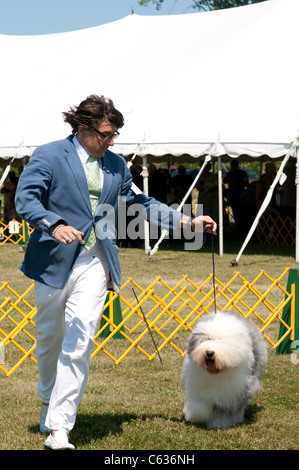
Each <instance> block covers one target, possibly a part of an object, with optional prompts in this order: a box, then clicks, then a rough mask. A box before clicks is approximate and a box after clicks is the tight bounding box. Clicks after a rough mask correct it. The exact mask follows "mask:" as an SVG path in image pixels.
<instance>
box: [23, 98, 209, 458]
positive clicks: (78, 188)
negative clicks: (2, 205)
mask: <svg viewBox="0 0 299 470" xmlns="http://www.w3.org/2000/svg"><path fill="white" fill-rule="evenodd" d="M63 114H64V119H65V121H66V122H68V123H69V124H70V125H71V127H72V135H71V136H69V137H68V138H67V139H65V140H61V141H57V142H52V143H49V144H46V145H43V146H41V147H39V148H38V149H36V150H35V152H34V153H33V155H32V157H31V159H30V161H29V163H28V165H27V166H26V168H25V170H24V171H23V173H22V175H21V177H20V180H19V184H18V189H17V193H16V208H17V211H18V213H19V215H20V216H21V217H22V218H23V219H25V220H27V221H28V222H29V223H30V225H32V226H34V227H35V230H34V232H33V234H32V236H31V238H30V240H29V243H28V247H27V250H26V253H25V258H24V262H23V263H22V265H21V267H20V269H21V270H22V271H23V272H24V274H25V275H27V276H28V277H29V278H32V279H34V281H35V294H36V305H37V314H36V329H37V347H36V354H37V361H38V366H39V374H40V378H39V384H38V392H39V395H40V397H41V399H42V409H41V418H40V429H41V431H42V432H50V434H49V436H48V438H47V439H46V441H45V446H46V447H47V448H50V449H74V446H73V445H72V444H70V443H69V442H68V433H69V432H70V430H71V429H72V428H73V426H74V423H75V419H76V413H77V408H78V405H79V403H80V400H81V397H82V394H83V392H84V390H85V387H86V383H87V378H88V370H89V361H90V355H91V352H92V348H93V344H94V343H93V338H94V335H95V331H96V326H97V323H98V321H99V319H100V316H101V314H102V310H103V307H104V303H105V299H106V293H107V288H108V286H109V285H111V286H112V287H113V289H114V290H115V291H116V292H118V291H119V287H120V263H119V257H118V248H117V246H116V243H115V239H116V236H117V234H116V233H115V234H114V231H113V227H112V230H111V227H110V229H108V235H107V233H105V224H103V223H102V222H103V220H105V216H104V214H105V213H106V209H107V208H108V209H109V208H110V209H109V210H108V212H109V211H110V212H111V214H112V215H114V217H115V220H114V224H115V227H116V223H117V210H118V199H119V198H125V199H126V202H127V204H128V205H131V204H133V203H134V204H136V203H139V204H142V207H144V209H145V218H146V219H147V220H149V218H150V214H151V211H150V207H151V205H153V204H157V205H158V207H159V212H160V216H159V220H160V222H157V224H158V226H160V227H161V228H167V229H168V230H170V231H173V230H174V229H175V228H176V227H178V226H183V225H184V224H186V223H190V222H189V220H186V217H184V216H182V214H179V213H178V212H176V211H173V210H171V209H170V208H168V206H166V205H164V204H161V203H159V202H157V201H156V200H155V199H153V198H149V197H147V196H145V195H144V194H142V193H141V191H140V190H138V188H136V186H135V185H133V184H132V176H131V173H130V172H129V170H128V168H127V166H126V162H125V160H124V159H123V158H122V157H120V156H119V155H117V154H115V153H112V152H111V151H110V150H108V148H109V147H110V146H113V145H114V139H116V137H117V136H118V129H120V128H121V127H122V126H123V124H124V120H123V116H122V114H121V113H120V112H119V111H118V110H116V109H115V107H114V104H113V102H112V101H111V100H109V99H106V98H104V97H103V96H102V97H99V96H96V95H92V96H89V97H88V98H87V99H86V100H84V101H83V102H82V103H81V104H80V105H79V106H78V107H77V108H71V110H70V112H67V113H63ZM90 156H91V157H93V158H90ZM91 171H93V173H92V174H91ZM94 171H95V172H96V176H94ZM94 203H95V206H96V208H95V207H94ZM92 207H93V208H92ZM103 207H104V208H105V210H102V208H103ZM109 220H110V222H111V217H110V219H109ZM166 220H167V224H169V225H168V227H167V226H166ZM110 225H111V224H110ZM112 225H113V223H112ZM199 225H200V226H201V227H200V230H203V229H207V230H208V231H213V232H214V233H215V232H216V225H215V224H213V220H212V219H211V218H210V217H208V216H201V217H199V218H197V219H196V220H193V221H192V227H193V229H197V226H199Z"/></svg>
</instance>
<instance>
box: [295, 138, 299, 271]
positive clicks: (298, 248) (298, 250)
mask: <svg viewBox="0 0 299 470" xmlns="http://www.w3.org/2000/svg"><path fill="white" fill-rule="evenodd" d="M296 157H297V162H296V178H295V184H296V219H295V220H296V241H295V243H296V263H299V145H297V148H296Z"/></svg>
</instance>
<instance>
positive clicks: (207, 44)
mask: <svg viewBox="0 0 299 470" xmlns="http://www.w3.org/2000/svg"><path fill="white" fill-rule="evenodd" d="M298 18H299V2H298V0H268V1H265V2H262V3H259V4H255V5H250V6H246V7H238V8H232V9H227V10H219V11H213V12H208V13H192V14H185V15H175V16H136V15H130V16H128V17H125V18H124V19H122V20H119V21H115V22H112V23H109V24H106V25H102V26H98V27H94V28H89V29H85V30H80V31H74V32H68V33H61V34H48V35H40V36H6V35H0V48H1V59H2V60H1V62H2V73H1V89H0V103H1V113H0V129H1V135H0V156H2V157H4V156H12V155H15V153H16V152H17V149H18V148H19V153H20V154H22V153H24V154H26V153H27V154H31V152H32V149H33V148H34V147H35V146H37V145H40V144H43V143H45V142H47V141H50V140H55V139H60V138H63V137H65V136H66V135H67V134H68V133H69V126H68V125H66V124H65V123H64V122H63V120H62V117H61V113H62V112H63V111H66V110H68V109H69V107H70V106H71V105H76V104H78V103H79V102H80V101H81V100H82V99H83V98H85V97H86V96H87V95H89V94H91V93H97V94H104V95H106V96H109V97H111V98H112V99H113V100H114V102H115V104H116V106H117V107H118V108H119V109H120V110H121V111H122V112H123V113H124V115H125V118H126V125H125V127H124V129H122V131H121V137H120V138H119V143H117V146H116V147H115V149H116V150H117V151H119V152H121V153H122V154H124V155H128V154H134V153H135V152H136V151H137V149H138V148H139V145H140V143H141V142H144V145H143V147H142V148H141V149H140V148H139V150H138V151H139V153H141V155H142V154H152V155H157V156H160V155H166V154H172V155H174V156H178V155H183V154H189V155H191V156H193V157H198V156H200V155H204V154H205V153H207V152H208V151H209V150H211V148H212V146H213V145H214V143H215V141H216V140H218V141H219V144H218V145H217V149H216V153H215V155H217V156H218V155H221V154H229V155H231V156H233V157H235V156H239V155H241V154H246V155H250V156H253V157H256V156H260V155H263V154H268V155H270V156H271V157H273V158H276V157H278V156H281V155H284V154H285V153H286V151H287V150H288V148H289V144H290V142H291V141H292V140H293V139H294V137H296V136H297V131H298V126H299V87H298V83H299V58H298V32H297V23H298ZM20 146H21V149H20Z"/></svg>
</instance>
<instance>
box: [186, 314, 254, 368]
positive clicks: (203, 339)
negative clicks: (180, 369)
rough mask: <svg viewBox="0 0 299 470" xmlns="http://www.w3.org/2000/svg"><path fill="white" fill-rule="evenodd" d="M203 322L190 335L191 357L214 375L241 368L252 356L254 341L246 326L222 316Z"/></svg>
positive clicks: (189, 350) (188, 348)
mask: <svg viewBox="0 0 299 470" xmlns="http://www.w3.org/2000/svg"><path fill="white" fill-rule="evenodd" d="M216 317H217V314H216V315H213V317H211V318H205V319H203V320H200V321H199V322H198V324H197V325H196V327H195V329H194V331H193V333H192V334H191V335H190V338H189V342H188V346H187V354H188V356H189V357H190V359H191V360H192V361H193V362H195V363H196V364H197V365H198V366H199V367H203V368H204V369H206V370H207V371H208V372H209V373H211V374H217V373H219V372H220V371H222V370H225V369H232V368H234V367H238V366H240V365H241V364H242V363H243V362H244V361H246V360H247V358H248V356H250V355H251V354H252V352H251V341H250V337H249V335H248V332H247V330H246V328H245V327H244V325H243V324H242V323H240V322H239V321H237V320H235V319H234V318H233V317H229V316H228V317H227V318H225V317H223V316H222V315H221V314H219V315H218V317H217V318H216Z"/></svg>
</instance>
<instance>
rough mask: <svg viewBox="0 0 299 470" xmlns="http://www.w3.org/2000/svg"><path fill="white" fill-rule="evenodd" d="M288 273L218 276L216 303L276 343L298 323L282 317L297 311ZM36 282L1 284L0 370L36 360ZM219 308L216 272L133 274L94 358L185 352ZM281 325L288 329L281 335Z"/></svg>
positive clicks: (106, 320)
mask: <svg viewBox="0 0 299 470" xmlns="http://www.w3.org/2000/svg"><path fill="white" fill-rule="evenodd" d="M287 273H288V269H285V270H284V271H283V273H282V274H281V275H280V276H279V277H278V278H277V279H273V278H271V277H270V276H269V275H268V274H266V273H265V272H264V271H260V272H259V274H258V275H257V276H256V277H255V279H253V280H252V281H250V282H249V281H248V280H246V279H245V278H244V277H243V276H242V275H241V274H240V273H239V272H236V273H235V274H234V276H233V277H232V278H231V279H230V280H229V281H228V282H221V280H219V279H217V278H216V279H215V288H216V305H217V308H221V309H225V310H231V311H235V312H238V313H239V314H242V315H244V316H245V317H247V318H250V319H251V320H252V321H254V322H255V323H256V324H257V326H258V327H259V328H260V330H261V331H262V333H263V334H264V336H265V338H266V339H267V341H269V343H270V345H271V346H272V347H273V348H274V349H275V348H277V346H278V345H279V344H280V343H281V342H282V341H283V340H284V339H285V338H286V337H289V338H290V339H292V334H293V331H294V325H292V324H291V326H289V325H288V324H286V322H285V321H284V320H283V318H282V313H283V310H284V309H285V308H286V307H290V308H291V305H292V308H293V311H294V300H295V298H294V297H295V295H294V292H293V291H291V289H289V290H290V292H288V291H287V290H286V288H285V287H284V286H283V284H286V278H287ZM32 288H33V284H32V285H31V286H30V287H29V289H28V290H27V291H26V292H24V293H23V294H22V295H19V294H18V293H17V292H15V291H14V290H13V289H12V288H11V287H10V286H9V285H8V284H7V283H3V284H2V287H0V370H1V371H2V372H3V373H5V374H6V375H7V376H10V375H12V374H13V372H14V371H15V370H16V369H17V368H18V367H19V366H20V365H21V364H22V363H23V362H24V361H25V360H27V359H30V360H32V361H33V362H34V363H36V359H35V346H36V338H35V336H36V330H35V324H34V317H35V314H36V308H35V305H32V303H30V302H28V300H27V299H28V296H29V297H32V292H31V289H32ZM214 309H215V304H214V290H213V279H212V275H210V276H209V277H208V278H207V279H206V280H205V281H204V282H202V283H200V284H198V283H195V282H193V281H192V279H190V278H189V277H188V276H183V277H182V279H180V280H179V281H178V282H170V281H168V282H165V281H164V280H163V279H162V278H161V277H156V278H155V279H154V280H153V281H152V282H151V283H150V284H149V285H148V286H146V287H144V286H140V285H139V284H138V282H137V281H135V280H134V279H132V278H130V279H128V280H127V282H125V283H124V284H123V286H122V287H121V291H120V294H119V295H117V294H115V293H111V294H110V295H109V296H107V300H106V310H105V312H104V315H103V319H102V321H101V322H100V323H99V326H98V331H97V334H96V335H95V347H94V350H93V353H92V359H93V358H94V357H95V356H96V355H97V354H99V353H100V352H103V353H105V354H106V355H107V356H108V357H109V358H110V359H112V360H113V361H114V363H115V364H120V362H121V361H122V360H124V358H125V357H127V356H128V355H129V354H133V353H134V354H138V355H140V354H141V355H144V356H145V357H147V358H148V359H149V360H150V361H152V360H153V359H154V358H155V357H156V356H157V350H156V346H157V348H158V351H159V353H161V355H163V354H166V347H167V348H173V349H174V350H175V351H176V352H177V353H178V354H180V355H181V356H183V355H184V353H185V345H186V341H187V338H188V336H189V334H190V332H191V331H192V329H193V326H194V323H195V322H196V321H197V319H198V318H199V317H200V316H201V315H202V314H208V313H211V312H213V311H214ZM291 310H292V309H291ZM117 312H118V313H117ZM144 316H145V317H146V320H145V318H144ZM292 318H294V316H292ZM281 325H283V327H284V329H285V333H284V334H283V336H281V337H280V338H279V339H277V338H278V331H279V328H280V327H281ZM149 328H150V331H151V334H150V333H149ZM115 338H119V339H115ZM153 338H154V343H155V344H154V343H153V341H152V339H153ZM1 357H2V361H1ZM1 362H2V364H1Z"/></svg>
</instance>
